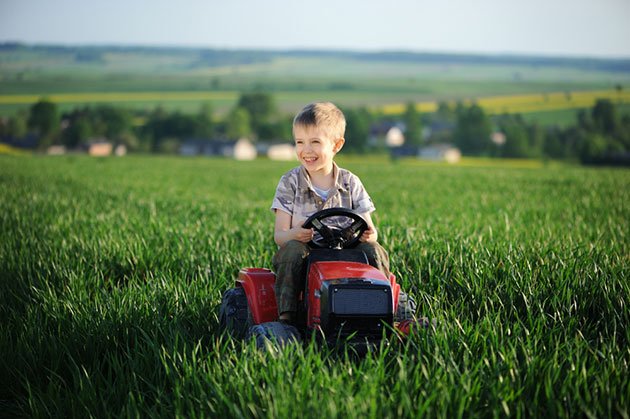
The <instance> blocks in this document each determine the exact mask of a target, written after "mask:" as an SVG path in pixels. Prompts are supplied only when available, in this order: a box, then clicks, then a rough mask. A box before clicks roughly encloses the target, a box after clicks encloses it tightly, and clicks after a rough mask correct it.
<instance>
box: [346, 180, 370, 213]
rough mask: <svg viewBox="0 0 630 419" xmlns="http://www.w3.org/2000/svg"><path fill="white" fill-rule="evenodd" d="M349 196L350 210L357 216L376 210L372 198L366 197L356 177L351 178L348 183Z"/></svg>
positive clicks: (365, 192) (363, 188) (366, 194)
mask: <svg viewBox="0 0 630 419" xmlns="http://www.w3.org/2000/svg"><path fill="white" fill-rule="evenodd" d="M350 185H351V186H350V187H351V191H350V193H351V195H352V209H354V210H355V211H357V212H358V213H359V214H366V213H371V212H374V211H375V210H376V207H375V206H374V203H373V202H372V198H370V195H368V193H367V191H366V190H365V187H364V186H363V183H362V182H361V180H360V179H359V178H358V177H357V176H356V175H353V176H352V182H351V183H350Z"/></svg>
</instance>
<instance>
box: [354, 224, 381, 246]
mask: <svg viewBox="0 0 630 419" xmlns="http://www.w3.org/2000/svg"><path fill="white" fill-rule="evenodd" d="M377 238H378V235H377V234H376V230H375V229H373V228H372V227H370V228H368V229H367V230H365V231H364V232H363V234H362V235H361V238H360V239H359V241H360V242H362V243H366V242H370V243H374V242H375V241H376V239H377Z"/></svg>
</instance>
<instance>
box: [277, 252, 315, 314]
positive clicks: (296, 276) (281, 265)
mask: <svg viewBox="0 0 630 419" xmlns="http://www.w3.org/2000/svg"><path fill="white" fill-rule="evenodd" d="M309 253H310V248H309V247H308V245H307V244H306V243H302V242H299V241H297V240H291V241H289V242H287V243H286V244H285V245H284V246H282V247H281V248H280V249H278V252H277V253H276V254H275V255H274V257H273V261H272V263H273V269H274V272H275V273H276V285H275V291H276V302H277V303H278V314H280V315H281V317H282V315H283V314H284V317H283V318H284V319H287V317H289V318H288V319H289V320H292V319H295V312H296V311H297V299H298V295H299V293H300V291H301V290H302V288H303V287H304V274H305V272H304V271H305V265H306V258H307V257H308V255H309ZM287 313H288V314H287ZM291 316H292V317H293V318H290V317H291Z"/></svg>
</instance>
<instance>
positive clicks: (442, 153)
mask: <svg viewBox="0 0 630 419" xmlns="http://www.w3.org/2000/svg"><path fill="white" fill-rule="evenodd" d="M418 157H420V158H421V159H426V160H435V161H445V162H447V163H457V162H459V161H460V160H461V158H462V153H461V151H459V149H458V148H456V147H453V146H452V145H450V144H433V145H429V146H426V147H422V148H420V153H419V155H418Z"/></svg>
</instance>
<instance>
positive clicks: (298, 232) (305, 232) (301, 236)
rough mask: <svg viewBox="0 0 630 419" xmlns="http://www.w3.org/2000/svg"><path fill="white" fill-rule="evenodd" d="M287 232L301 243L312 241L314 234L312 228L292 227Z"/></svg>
mask: <svg viewBox="0 0 630 419" xmlns="http://www.w3.org/2000/svg"><path fill="white" fill-rule="evenodd" d="M289 231H290V232H291V236H292V237H293V239H294V240H297V241H301V242H302V243H308V242H310V241H311V240H313V234H314V232H313V229H312V228H302V227H293V228H292V229H291V230H289Z"/></svg>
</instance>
